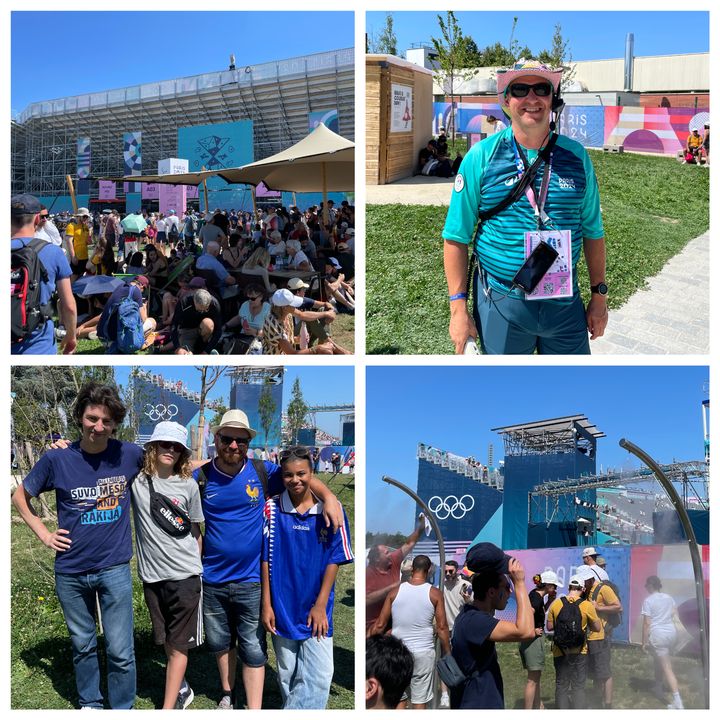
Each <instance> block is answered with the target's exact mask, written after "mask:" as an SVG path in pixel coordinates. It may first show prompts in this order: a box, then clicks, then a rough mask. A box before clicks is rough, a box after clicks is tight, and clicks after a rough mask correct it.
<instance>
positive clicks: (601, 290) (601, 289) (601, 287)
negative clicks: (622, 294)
mask: <svg viewBox="0 0 720 720" xmlns="http://www.w3.org/2000/svg"><path fill="white" fill-rule="evenodd" d="M590 292H593V293H597V294H598V295H607V294H608V286H607V285H606V284H605V283H604V282H601V283H598V284H597V285H591V286H590Z"/></svg>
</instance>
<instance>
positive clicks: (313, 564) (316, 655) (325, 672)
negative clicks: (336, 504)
mask: <svg viewBox="0 0 720 720" xmlns="http://www.w3.org/2000/svg"><path fill="white" fill-rule="evenodd" d="M280 468H281V473H282V479H283V483H284V485H285V491H284V492H283V493H282V494H281V495H280V496H279V497H276V498H270V499H268V500H266V502H265V510H264V515H263V547H262V554H261V566H260V568H261V581H262V616H261V617H262V622H263V625H264V626H265V629H266V630H267V631H268V632H270V633H272V642H273V647H274V648H275V655H276V657H277V673H278V682H279V685H280V694H281V696H282V700H283V709H308V710H311V709H317V710H322V709H324V708H325V707H326V705H327V701H328V697H329V694H330V685H331V683H332V676H333V640H332V637H333V617H332V616H333V604H334V590H335V578H336V577H337V572H338V568H339V566H340V565H345V564H347V563H351V562H353V561H354V557H353V553H352V548H351V544H350V527H349V523H348V519H347V516H346V515H345V511H344V510H343V524H342V525H341V526H340V528H339V529H338V532H336V533H333V532H332V531H331V530H329V529H328V528H327V526H326V523H325V520H324V518H323V503H322V502H320V501H319V500H318V499H317V498H316V497H315V496H314V495H313V493H312V491H311V490H310V481H311V480H312V478H313V473H312V464H311V455H310V452H309V451H308V449H307V448H306V447H302V446H295V447H291V448H288V449H287V450H284V451H283V452H282V453H281V454H280Z"/></svg>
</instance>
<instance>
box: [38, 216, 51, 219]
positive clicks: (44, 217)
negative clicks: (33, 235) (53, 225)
mask: <svg viewBox="0 0 720 720" xmlns="http://www.w3.org/2000/svg"><path fill="white" fill-rule="evenodd" d="M49 217H50V216H49V215H41V216H40V219H41V220H47V219H48V218H49Z"/></svg>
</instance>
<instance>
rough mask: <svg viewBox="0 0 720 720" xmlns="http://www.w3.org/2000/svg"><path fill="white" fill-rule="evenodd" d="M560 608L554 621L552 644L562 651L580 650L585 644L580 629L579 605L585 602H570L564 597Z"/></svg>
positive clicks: (583, 635)
mask: <svg viewBox="0 0 720 720" xmlns="http://www.w3.org/2000/svg"><path fill="white" fill-rule="evenodd" d="M560 600H561V601H562V608H560V612H559V613H558V616H557V619H556V620H555V628H554V632H555V635H554V638H553V642H554V643H555V645H557V647H558V648H560V650H562V653H563V655H564V654H565V651H566V650H573V649H577V648H581V647H582V646H583V645H584V644H585V631H584V630H583V627H582V612H581V610H580V604H581V603H583V602H585V600H578V601H577V602H572V603H571V602H570V601H569V600H568V599H567V598H566V597H561V598H560Z"/></svg>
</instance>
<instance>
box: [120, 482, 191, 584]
mask: <svg viewBox="0 0 720 720" xmlns="http://www.w3.org/2000/svg"><path fill="white" fill-rule="evenodd" d="M153 487H154V488H155V492H158V493H160V494H161V495H165V497H167V498H169V499H170V500H171V501H172V502H173V503H175V504H177V506H178V507H179V508H181V509H182V510H184V511H185V512H186V513H187V514H188V516H189V517H190V521H191V522H196V523H200V522H203V520H204V519H205V518H204V517H203V513H202V503H201V501H200V489H199V488H198V484H197V482H195V480H193V478H187V479H185V480H184V479H183V478H181V477H179V476H177V475H174V476H173V477H171V478H168V479H166V480H162V479H160V478H158V477H154V478H153ZM132 509H133V520H134V521H135V538H136V541H137V561H138V575H140V578H141V579H142V580H143V582H147V583H154V582H160V581H161V580H184V579H185V578H189V577H192V576H193V575H202V560H201V559H200V550H199V548H198V543H197V540H196V539H195V538H194V537H193V536H192V533H188V534H187V535H185V536H184V537H173V536H172V535H168V534H167V533H166V532H165V531H164V530H162V529H161V528H160V527H158V525H157V524H156V523H155V521H154V520H153V519H152V515H151V514H150V488H149V487H148V481H147V475H146V474H145V473H140V474H139V475H138V476H137V478H136V479H135V481H134V482H133V484H132Z"/></svg>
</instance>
